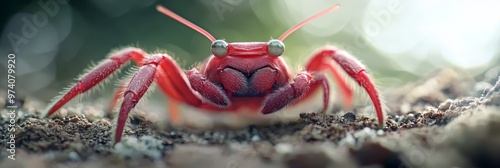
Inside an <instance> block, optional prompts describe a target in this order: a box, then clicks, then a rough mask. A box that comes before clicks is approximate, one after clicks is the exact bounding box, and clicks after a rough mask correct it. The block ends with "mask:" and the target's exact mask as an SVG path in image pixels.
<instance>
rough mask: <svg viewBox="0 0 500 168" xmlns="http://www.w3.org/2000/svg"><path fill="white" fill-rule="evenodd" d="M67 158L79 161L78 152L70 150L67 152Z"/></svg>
mask: <svg viewBox="0 0 500 168" xmlns="http://www.w3.org/2000/svg"><path fill="white" fill-rule="evenodd" d="M68 158H69V159H70V160H72V161H79V160H80V155H78V153H76V152H75V151H71V152H69V154H68Z"/></svg>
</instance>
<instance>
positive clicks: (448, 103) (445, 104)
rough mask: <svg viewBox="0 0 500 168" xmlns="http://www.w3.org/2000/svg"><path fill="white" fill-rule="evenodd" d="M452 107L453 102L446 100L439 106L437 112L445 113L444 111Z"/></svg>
mask: <svg viewBox="0 0 500 168" xmlns="http://www.w3.org/2000/svg"><path fill="white" fill-rule="evenodd" d="M452 105H453V101H452V100H450V99H448V100H446V101H444V102H443V103H441V104H439V106H438V110H439V111H446V110H448V109H450V108H451V106H452Z"/></svg>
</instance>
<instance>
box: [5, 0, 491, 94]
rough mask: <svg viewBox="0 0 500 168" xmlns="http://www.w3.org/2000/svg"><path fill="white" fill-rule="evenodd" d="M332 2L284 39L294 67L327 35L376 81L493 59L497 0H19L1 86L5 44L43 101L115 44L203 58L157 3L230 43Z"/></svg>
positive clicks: (23, 79)
mask: <svg viewBox="0 0 500 168" xmlns="http://www.w3.org/2000/svg"><path fill="white" fill-rule="evenodd" d="M336 3H340V4H341V5H342V6H341V8H340V9H338V10H337V11H334V12H331V13H329V14H327V15H325V16H323V17H322V18H320V19H317V20H315V21H313V22H312V23H310V24H308V25H306V26H304V27H303V28H301V29H300V30H298V31H297V32H295V33H294V34H292V35H291V36H289V37H288V38H287V39H286V40H285V41H284V43H285V45H286V51H285V54H284V55H285V56H284V57H285V58H286V59H287V61H288V62H289V64H290V66H291V67H292V69H299V67H300V66H301V65H302V64H303V63H304V62H305V60H307V59H308V58H309V56H310V55H311V53H312V52H314V51H315V50H317V49H319V48H321V47H322V46H325V45H326V44H331V45H335V46H337V47H339V48H341V49H343V50H347V51H348V52H350V53H352V54H353V55H354V56H355V57H357V58H358V59H360V60H361V61H362V62H363V63H364V64H365V65H366V66H367V68H368V69H369V73H371V74H372V75H373V76H374V78H375V80H376V82H377V84H378V85H379V86H381V87H382V88H384V87H389V86H398V85H402V84H404V83H407V82H409V81H414V80H418V79H419V78H420V76H423V75H426V74H427V73H429V72H431V71H433V70H435V69H437V68H444V67H452V68H456V69H463V70H464V71H465V72H468V73H469V74H471V75H473V76H481V75H482V74H483V73H485V71H487V70H488V69H490V68H491V67H494V66H498V65H499V63H500V50H499V49H500V47H499V46H500V13H499V12H498V7H499V6H500V1H498V0H482V1H472V0H468V1H466V0H442V1H433V0H420V1H399V0H383V1H370V0H359V1H349V0H340V1H335V0H333V1H325V0H310V1H285V0H279V1H278V0H276V1H266V0H247V1H245V0H197V1H175V2H174V1H156V0H124V1H123V0H122V1H119V0H105V1H103V0H88V1H69V0H38V1H22V0H20V1H9V2H4V5H2V6H3V7H2V8H3V9H2V10H1V12H2V15H1V20H0V21H1V22H0V28H2V29H1V41H0V57H1V60H2V61H1V65H0V72H2V73H0V77H1V78H0V82H1V83H2V84H1V85H0V86H1V88H6V85H7V77H6V59H7V55H8V54H9V53H15V54H16V58H17V62H16V64H17V67H16V75H17V83H16V89H17V90H18V92H21V93H25V94H30V95H34V96H36V97H37V98H39V99H41V100H45V101H48V100H49V99H50V98H52V97H54V96H56V95H57V93H58V92H59V91H61V90H62V89H63V88H65V87H67V86H68V85H69V84H71V83H74V82H75V80H74V79H75V78H76V77H77V76H78V75H80V74H81V73H82V71H83V70H84V69H86V68H87V67H88V66H89V65H91V63H92V62H94V63H95V62H99V61H100V60H102V59H104V58H106V56H107V55H108V53H109V52H110V51H111V50H115V49H119V48H120V47H125V46H137V47H140V48H143V49H144V50H146V51H148V52H154V51H157V50H163V51H166V52H167V53H169V54H171V55H172V56H174V57H175V58H176V59H177V60H178V61H179V64H180V65H181V66H182V67H183V68H185V69H188V68H190V67H191V65H193V64H195V63H197V62H200V61H202V60H203V59H205V58H206V57H207V56H208V55H209V54H210V51H209V47H210V41H209V40H208V39H206V38H205V37H204V36H203V35H200V34H199V33H197V32H195V31H193V30H192V29H190V28H188V27H186V26H184V25H182V24H180V23H178V22H177V21H174V20H173V19H171V18H168V17H166V16H164V15H163V14H160V13H159V12H157V11H156V10H155V6H156V5H157V4H162V5H164V6H165V7H167V8H169V9H171V10H172V11H174V12H175V13H177V14H178V15H180V16H182V17H184V18H186V19H188V20H190V21H192V22H193V23H195V24H197V25H199V26H200V27H202V28H204V29H206V30H207V31H208V32H210V33H211V34H212V35H213V36H215V37H216V38H224V39H226V41H228V42H237V41H268V40H269V39H270V38H278V37H279V36H280V35H281V34H282V33H284V32H285V31H286V30H287V29H288V28H290V27H292V26H294V25H295V24H297V23H299V22H301V21H302V20H304V19H306V18H308V17H310V16H312V15H314V14H316V13H317V12H319V11H321V10H323V9H325V8H327V7H329V6H332V5H334V4H336ZM108 88H109V89H106V91H112V90H113V89H112V86H111V85H108ZM96 94H97V95H105V94H106V92H100V93H96Z"/></svg>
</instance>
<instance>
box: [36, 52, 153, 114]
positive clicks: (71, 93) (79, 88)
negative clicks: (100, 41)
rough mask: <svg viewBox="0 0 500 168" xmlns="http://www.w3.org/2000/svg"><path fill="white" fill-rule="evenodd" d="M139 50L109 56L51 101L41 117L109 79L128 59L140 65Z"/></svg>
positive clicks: (140, 54)
mask: <svg viewBox="0 0 500 168" xmlns="http://www.w3.org/2000/svg"><path fill="white" fill-rule="evenodd" d="M145 55H146V53H144V52H143V51H142V50H141V49H138V48H125V49H123V50H120V51H117V52H115V53H113V54H111V57H110V58H109V59H107V60H104V61H103V62H101V63H100V64H99V65H98V66H96V67H95V68H93V70H91V71H90V72H88V73H87V74H85V75H83V76H82V77H81V78H80V79H79V80H78V82H77V83H76V84H75V85H74V86H73V87H71V88H70V89H69V90H68V91H67V92H66V93H65V94H64V95H62V96H61V97H59V98H58V99H56V100H55V101H53V103H52V104H51V105H50V106H48V107H47V109H46V110H45V112H44V113H43V117H45V116H50V115H52V114H53V113H54V112H56V111H57V110H58V109H59V108H61V107H62V106H63V105H64V104H66V103H67V102H68V101H70V100H71V99H73V98H74V97H75V96H76V95H78V94H81V93H84V92H86V91H88V90H89V89H91V88H92V87H94V86H95V85H97V84H98V83H100V82H101V81H103V80H104V79H106V78H107V77H109V76H110V75H111V74H112V73H113V72H116V71H117V70H118V69H119V68H120V67H121V66H122V65H124V64H125V63H127V62H128V61H129V60H130V59H133V60H134V61H135V62H137V63H140V62H141V61H142V59H143V58H144V57H145Z"/></svg>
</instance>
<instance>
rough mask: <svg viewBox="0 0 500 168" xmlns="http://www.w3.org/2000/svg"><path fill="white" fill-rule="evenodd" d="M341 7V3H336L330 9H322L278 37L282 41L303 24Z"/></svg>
mask: <svg viewBox="0 0 500 168" xmlns="http://www.w3.org/2000/svg"><path fill="white" fill-rule="evenodd" d="M339 7H340V5H339V4H336V5H333V6H332V7H329V8H328V9H325V10H323V11H321V12H320V13H318V14H316V15H314V16H311V17H310V18H308V19H306V20H304V21H302V22H300V23H299V24H297V25H295V26H293V27H292V28H290V29H288V30H287V31H286V32H285V33H283V35H281V37H280V38H278V40H280V41H283V40H284V39H285V38H286V37H288V36H289V35H290V34H292V33H293V32H295V31H296V30H297V29H300V28H301V27H302V26H304V25H305V24H307V23H309V22H311V21H313V20H314V19H317V18H319V17H321V16H323V15H325V14H327V13H328V12H331V11H334V10H335V9H338V8H339Z"/></svg>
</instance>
